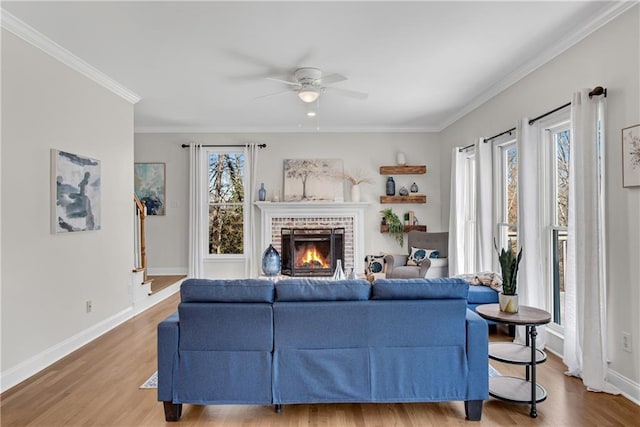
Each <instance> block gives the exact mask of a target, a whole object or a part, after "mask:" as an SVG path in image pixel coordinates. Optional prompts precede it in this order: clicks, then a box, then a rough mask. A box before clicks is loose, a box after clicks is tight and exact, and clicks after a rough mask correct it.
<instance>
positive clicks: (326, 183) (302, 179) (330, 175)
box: [284, 159, 344, 202]
mask: <svg viewBox="0 0 640 427" xmlns="http://www.w3.org/2000/svg"><path fill="white" fill-rule="evenodd" d="M342 173H343V164H342V159H285V160H284V201H285V202H305V201H306V202H336V201H343V200H344V194H343V191H342V181H341V180H340V178H338V177H340V176H342Z"/></svg>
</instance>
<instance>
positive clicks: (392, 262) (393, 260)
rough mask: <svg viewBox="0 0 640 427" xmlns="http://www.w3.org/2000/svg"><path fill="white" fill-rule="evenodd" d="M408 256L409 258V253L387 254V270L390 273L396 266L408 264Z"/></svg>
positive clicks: (385, 261) (385, 262) (385, 259)
mask: <svg viewBox="0 0 640 427" xmlns="http://www.w3.org/2000/svg"><path fill="white" fill-rule="evenodd" d="M407 258H409V255H385V256H384V264H385V272H386V273H387V274H389V273H391V272H392V271H393V269H394V268H396V267H402V266H403V265H407Z"/></svg>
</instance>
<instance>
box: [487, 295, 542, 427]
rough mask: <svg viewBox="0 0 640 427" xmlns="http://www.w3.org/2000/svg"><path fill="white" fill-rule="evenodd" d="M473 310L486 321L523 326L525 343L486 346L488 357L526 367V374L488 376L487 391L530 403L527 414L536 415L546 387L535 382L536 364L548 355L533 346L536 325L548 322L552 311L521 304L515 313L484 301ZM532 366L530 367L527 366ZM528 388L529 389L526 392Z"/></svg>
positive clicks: (516, 401) (502, 397) (511, 399)
mask: <svg viewBox="0 0 640 427" xmlns="http://www.w3.org/2000/svg"><path fill="white" fill-rule="evenodd" d="M476 312H477V313H478V314H479V315H480V316H481V317H483V318H485V319H487V320H493V321H494V322H497V323H505V324H508V325H522V326H525V327H526V330H527V338H526V340H527V341H526V344H525V345H521V344H516V343H503V342H500V343H492V344H490V345H489V358H491V359H494V360H498V361H500V362H505V363H513V364H518V365H525V366H526V377H525V378H517V377H507V376H505V377H502V376H501V377H492V378H490V379H489V394H490V395H491V396H493V397H496V398H498V399H502V400H506V401H508V402H515V403H528V404H530V405H531V411H530V412H529V415H530V416H531V418H536V417H537V416H538V411H537V409H536V403H538V402H542V401H543V400H545V399H546V398H547V390H545V388H544V387H542V386H541V385H539V384H536V365H537V364H538V363H543V362H544V361H546V360H547V355H546V354H545V353H544V352H543V351H541V350H538V349H536V336H537V335H538V332H537V331H536V327H537V326H539V325H545V324H547V323H549V322H550V321H551V313H549V312H547V311H544V310H541V309H539V308H535V307H529V306H526V305H521V306H520V307H519V308H518V312H517V313H505V312H503V311H500V305H499V304H483V305H479V306H478V307H476ZM529 368H531V369H529ZM529 390H530V392H529Z"/></svg>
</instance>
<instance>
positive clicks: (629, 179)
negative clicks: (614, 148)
mask: <svg viewBox="0 0 640 427" xmlns="http://www.w3.org/2000/svg"><path fill="white" fill-rule="evenodd" d="M622 186H623V187H638V186H640V124H638V125H635V126H629V127H628V128H624V129H622Z"/></svg>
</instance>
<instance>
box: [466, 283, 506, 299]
mask: <svg viewBox="0 0 640 427" xmlns="http://www.w3.org/2000/svg"><path fill="white" fill-rule="evenodd" d="M467 301H468V302H469V304H491V303H496V302H498V292H496V291H494V290H493V289H491V288H490V287H488V286H481V285H476V286H469V297H468V298H467Z"/></svg>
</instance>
